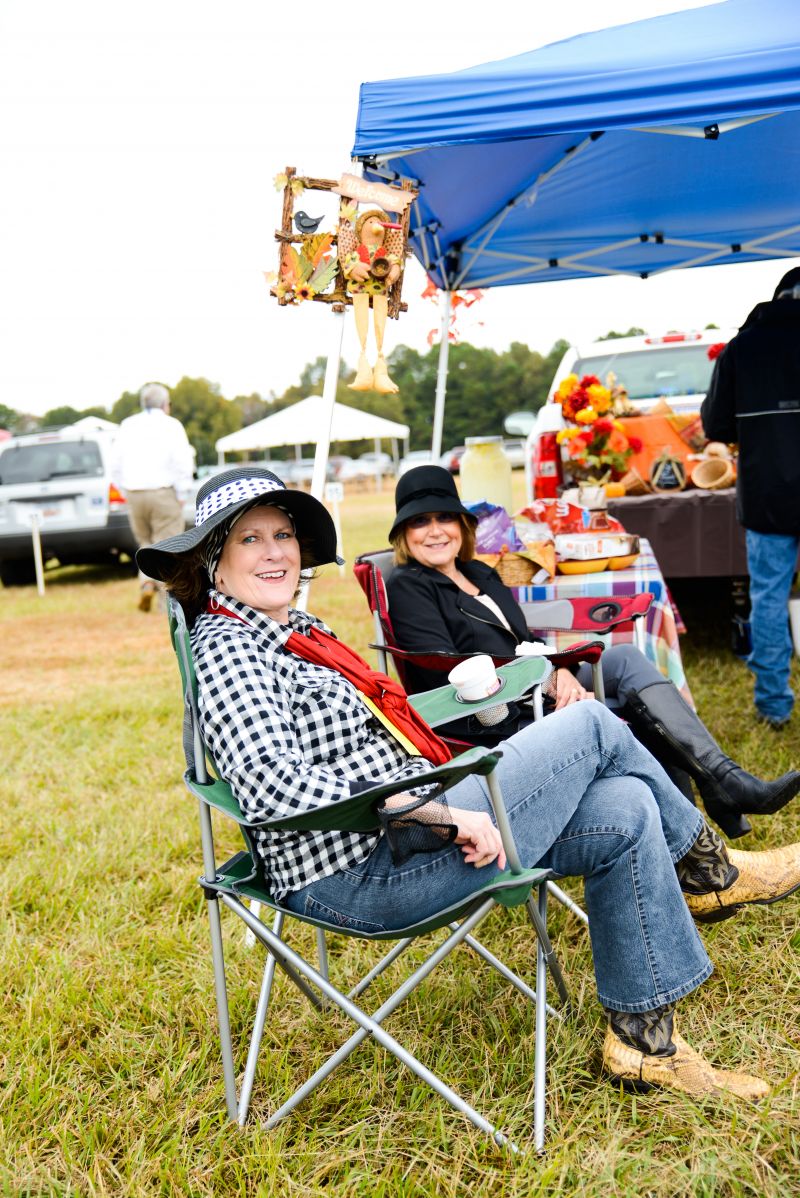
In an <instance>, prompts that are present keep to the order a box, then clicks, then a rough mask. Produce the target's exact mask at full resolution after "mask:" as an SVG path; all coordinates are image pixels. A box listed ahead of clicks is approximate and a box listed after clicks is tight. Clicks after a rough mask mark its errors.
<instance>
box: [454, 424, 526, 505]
mask: <svg viewBox="0 0 800 1198" xmlns="http://www.w3.org/2000/svg"><path fill="white" fill-rule="evenodd" d="M464 444H465V445H466V447H467V448H466V450H465V452H464V456H463V458H462V459H461V498H462V500H463V501H464V503H477V502H478V501H479V500H481V499H485V500H487V502H489V503H496V504H498V505H499V506H500V507H503V508H505V510H506V511H507V512H508V513H509V514H510V513H511V512H512V511H513V510H514V501H513V500H512V498H511V462H510V461H509V460H508V458H507V457H506V455H505V454H504V452H503V438H502V437H467V438H466V440H465V442H464Z"/></svg>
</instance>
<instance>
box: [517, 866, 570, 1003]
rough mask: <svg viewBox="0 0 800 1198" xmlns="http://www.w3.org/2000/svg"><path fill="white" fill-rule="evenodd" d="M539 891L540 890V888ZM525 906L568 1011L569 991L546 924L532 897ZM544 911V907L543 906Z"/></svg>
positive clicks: (540, 900) (540, 901)
mask: <svg viewBox="0 0 800 1198" xmlns="http://www.w3.org/2000/svg"><path fill="white" fill-rule="evenodd" d="M539 889H540V890H541V887H540V888H539ZM544 893H545V904H546V899H547V890H546V889H545V892H544ZM541 903H542V899H541V894H540V896H539V905H541ZM525 906H526V907H527V909H528V916H529V918H530V921H531V923H532V924H533V926H534V929H535V931H536V938H537V940H538V941H539V944H540V945H541V948H542V952H543V953H544V960H545V963H546V965H547V968H548V969H549V970H550V973H551V976H552V978H553V981H554V982H555V984H556V990H558V993H559V997H560V998H561V1001H562V1003H563V1004H564V1006H565V1007H566V1008H567V1009H569V1006H570V1001H569V991H568V990H567V984H566V982H565V981H564V975H563V974H562V972H561V966H560V965H559V963H558V958H557V957H556V954H555V953H554V951H553V946H552V944H551V943H550V937H549V936H548V934H547V923H546V921H545V920H544V919H543V918H542V916H541V915H540V914H539V907H538V906H537V904H536V902H535V901H534V898H533V895H531V896H530V898H529V899H528V901H527V903H526V904H525ZM545 909H546V906H545ZM536 990H537V994H538V990H539V987H538V985H537V988H536Z"/></svg>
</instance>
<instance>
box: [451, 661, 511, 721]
mask: <svg viewBox="0 0 800 1198" xmlns="http://www.w3.org/2000/svg"><path fill="white" fill-rule="evenodd" d="M447 677H448V679H449V680H450V682H451V683H452V685H453V686H454V687H455V688H456V694H457V695H458V697H459V698H460V699H464V700H465V702H467V703H476V702H478V701H479V700H480V699H488V698H489V696H490V695H493V694H494V693H495V691H496V690H499V689H500V679H499V678H498V677H497V671H496V670H495V668H494V662H493V661H492V659H491V657H489V655H488V654H487V653H479V654H478V656H477V657H468V658H467V659H466V661H462V662H460V663H459V665H457V666H454V667H453V669H452V670H451V671H450V673H449V674H448V675H447ZM475 714H476V715H477V717H478V719H479V720H480V722H481V723H482V724H486V725H487V726H489V727H491V725H492V724H500V723H502V721H503V720H504V719H506V718H507V716H508V707H507V706H506V704H505V703H498V704H496V705H495V706H494V707H484V708H483V710H482V711H478V712H476V713H475Z"/></svg>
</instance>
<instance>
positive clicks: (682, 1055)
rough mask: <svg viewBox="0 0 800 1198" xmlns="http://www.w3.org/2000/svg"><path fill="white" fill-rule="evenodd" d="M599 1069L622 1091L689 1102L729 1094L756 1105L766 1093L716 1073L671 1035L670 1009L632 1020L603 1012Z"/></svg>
mask: <svg viewBox="0 0 800 1198" xmlns="http://www.w3.org/2000/svg"><path fill="white" fill-rule="evenodd" d="M606 1014H607V1016H608V1027H607V1029H606V1038H605V1043H604V1044H603V1066H604V1068H605V1069H606V1070H607V1071H608V1072H609V1073H610V1074H611V1077H612V1079H613V1080H614V1081H615V1082H619V1083H620V1084H621V1085H622V1086H623V1088H624V1089H626V1090H637V1091H642V1090H644V1091H646V1090H651V1089H653V1088H654V1087H656V1088H659V1089H664V1090H674V1091H676V1092H677V1093H679V1094H686V1095H688V1096H689V1097H690V1098H705V1097H714V1096H716V1095H719V1094H723V1093H729V1094H734V1095H735V1096H736V1097H737V1098H744V1099H746V1100H747V1101H748V1102H757V1101H758V1100H759V1099H760V1098H764V1097H766V1095H767V1094H768V1093H769V1086H768V1085H767V1083H766V1082H764V1081H762V1080H761V1078H758V1077H752V1076H751V1075H750V1074H748V1073H738V1072H736V1073H734V1072H732V1071H731V1070H728V1069H716V1068H715V1067H714V1066H713V1065H711V1064H709V1062H708V1061H706V1060H705V1059H704V1058H703V1057H701V1055H700V1053H699V1052H697V1051H696V1050H695V1049H694V1048H692V1047H691V1046H690V1045H689V1044H687V1043H686V1041H685V1040H684V1039H683V1037H682V1036H679V1035H678V1034H677V1033H676V1032H675V1030H674V1024H673V1020H674V1014H675V1009H674V1007H673V1006H671V1005H670V1006H666V1007H659V1008H657V1009H656V1010H655V1011H644V1012H642V1013H636V1014H632V1013H630V1012H626V1011H609V1010H606Z"/></svg>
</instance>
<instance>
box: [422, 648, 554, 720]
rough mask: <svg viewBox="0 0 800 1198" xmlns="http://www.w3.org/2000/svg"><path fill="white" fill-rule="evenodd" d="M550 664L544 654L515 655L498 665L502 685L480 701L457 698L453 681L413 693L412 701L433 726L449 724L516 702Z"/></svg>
mask: <svg viewBox="0 0 800 1198" xmlns="http://www.w3.org/2000/svg"><path fill="white" fill-rule="evenodd" d="M548 665H549V659H548V658H547V657H544V656H541V657H515V658H513V659H512V660H511V661H508V662H506V664H505V665H501V666H499V667H498V669H497V674H498V677H500V678H501V679H502V681H503V687H502V689H501V690H499V691H496V692H495V694H493V695H490V696H489V698H488V699H482V700H481V701H480V702H479V703H462V702H461V701H460V700H458V699H457V698H456V691H455V687H454V686H451V685H450V683H448V684H447V686H439V687H437V688H436V690H431V691H423V692H422V693H421V694H419V695H410V696H409V700H408V701H409V703H411V705H412V707H414V709H415V710H416V711H417V712H419V714H420V715H421V716H422V718H423V720H425V722H426V723H428V724H430V726H431V728H436V727H437V726H438V725H439V724H449V723H451V722H452V721H453V720H458V719H461V718H463V717H464V716H465V715H475V714H477V713H478V712H479V711H484V710H486V708H488V707H496V706H497V704H498V703H514V702H515V701H516V700H517V699H521V698H522V696H523V695H526V694H527V693H528V691H530V690H532V689H533V687H535V686H538V685H539V683H540V682H541V681H542V679H543V678H544V676H545V674H546V673H547V671H548Z"/></svg>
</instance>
